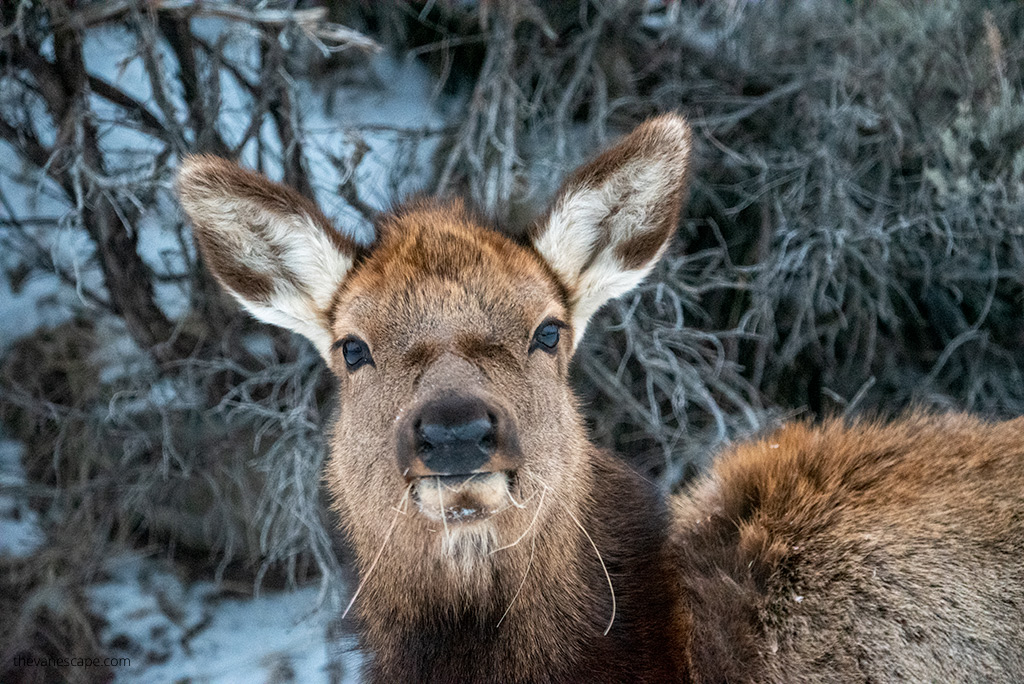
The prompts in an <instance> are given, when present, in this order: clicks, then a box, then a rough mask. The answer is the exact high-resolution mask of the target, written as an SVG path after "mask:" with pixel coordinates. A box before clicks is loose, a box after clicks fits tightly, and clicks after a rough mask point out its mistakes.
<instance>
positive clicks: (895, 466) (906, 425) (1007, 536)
mask: <svg viewBox="0 0 1024 684" xmlns="http://www.w3.org/2000/svg"><path fill="white" fill-rule="evenodd" d="M689 148H690V133H689V128H688V127H687V125H686V123H685V122H684V121H683V120H682V119H680V118H679V117H676V116H672V115H669V116H665V117H659V118H658V119H655V120H652V121H651V122H648V123H647V124H644V125H642V126H640V127H639V128H638V129H637V130H636V131H635V132H634V133H633V134H631V135H629V136H627V137H626V138H625V139H624V140H623V141H622V142H621V143H619V144H618V145H617V146H615V147H614V148H612V150H610V151H609V152H606V153H605V154H603V155H601V156H599V157H597V158H596V159H595V160H594V161H593V162H591V163H590V164H587V165H585V166H584V167H582V168H581V169H580V170H579V171H577V172H576V173H575V174H573V175H572V176H571V177H570V178H569V180H568V181H566V183H565V185H564V186H563V188H562V190H561V191H560V193H559V194H558V196H557V197H556V200H555V202H554V204H553V206H552V209H551V210H550V211H549V212H548V214H547V215H546V216H545V218H544V219H542V220H541V221H540V222H538V223H537V225H536V226H535V227H534V229H533V230H532V231H531V232H530V235H529V237H530V241H529V243H528V244H526V245H523V244H519V243H517V242H514V241H513V240H511V239H509V238H507V237H506V236H504V235H502V234H500V233H498V232H496V231H494V230H491V229H489V228H487V227H486V226H484V225H483V224H482V222H481V221H479V220H478V219H477V218H475V217H474V216H473V215H472V214H471V213H470V212H468V211H467V210H466V208H465V207H464V206H463V205H462V204H460V203H459V202H436V201H426V200H424V201H420V202H417V203H413V204H411V205H408V206H406V207H403V208H401V209H399V210H397V211H395V212H393V213H391V214H388V215H387V216H386V217H384V218H383V219H382V220H381V222H380V224H379V225H378V226H377V228H378V230H377V234H378V239H377V242H376V243H375V244H374V245H373V246H372V247H371V248H369V249H368V250H367V251H366V252H365V253H363V254H359V253H358V252H357V250H356V248H355V246H354V245H352V244H351V243H350V242H349V241H346V240H344V239H342V238H340V237H339V236H338V235H337V233H335V232H334V231H333V229H332V228H331V227H330V226H329V224H328V223H327V221H326V219H324V218H323V217H322V215H321V214H320V213H319V212H318V211H317V210H316V209H315V207H312V205H311V204H310V203H309V202H308V201H307V200H305V199H303V198H301V197H299V196H298V195H296V194H295V193H294V192H292V191H290V190H287V189H286V188H283V187H282V186H280V185H277V184H274V183H271V182H270V181H267V180H265V179H263V178H261V177H259V176H257V175H255V174H252V173H250V172H245V171H241V170H239V169H237V168H235V167H233V166H232V165H231V164H229V163H228V162H224V161H222V160H214V159H212V158H207V157H203V158H198V159H194V160H192V161H191V162H189V163H187V164H186V166H185V168H184V170H183V172H182V178H181V181H180V189H181V195H182V204H183V206H184V207H185V209H186V211H187V212H188V213H189V215H190V217H191V218H192V220H193V222H194V224H195V226H196V233H197V238H198V240H199V243H200V246H201V247H202V249H203V253H204V255H205V256H206V260H207V263H208V264H209V266H210V268H211V269H212V270H213V271H214V273H215V275H217V277H218V279H219V280H220V281H221V282H222V283H224V284H225V286H226V287H228V288H229V289H230V290H231V291H232V293H233V294H234V295H235V296H236V297H237V298H238V299H240V300H241V301H242V303H243V304H244V305H245V306H246V307H247V308H249V309H250V310H251V311H253V312H254V313H255V314H256V315H258V316H261V317H262V318H264V320H268V321H270V322H275V323H278V324H283V325H285V326H286V327H289V328H291V329H293V330H296V331H298V332H300V333H302V334H304V335H306V336H307V337H310V339H312V340H313V341H314V342H315V343H316V344H317V346H318V348H319V349H320V350H321V352H322V353H323V354H324V357H325V358H326V359H327V362H328V364H329V366H330V367H331V370H332V371H333V372H334V374H335V375H336V376H337V378H338V385H339V390H338V400H339V405H340V410H339V412H338V414H337V417H336V419H335V421H334V425H333V427H332V430H331V438H330V458H329V460H328V462H327V465H326V469H325V480H326V483H327V488H328V490H329V492H330V495H331V499H332V504H333V507H334V509H335V511H337V512H338V514H339V515H340V520H341V524H342V525H343V527H344V530H345V531H346V533H347V534H348V536H349V537H350V539H351V541H352V543H353V546H354V548H355V551H356V566H357V571H358V574H359V584H358V593H357V595H356V596H355V597H354V604H353V611H354V612H353V615H354V617H355V620H356V622H357V624H358V629H359V633H360V638H361V641H362V645H363V646H364V648H365V649H366V650H367V652H368V653H369V655H370V658H369V663H368V666H367V667H368V670H367V674H368V676H369V678H370V679H371V680H373V681H378V682H394V681H436V682H463V681H494V682H541V681H581V682H583V681H585V682H594V681H605V682H628V681H644V682H663V681H705V682H718V681H736V682H743V681H775V682H822V681H879V682H881V681H908V680H909V681H981V680H985V681H1007V682H1010V681H1024V656H1022V643H1024V576H1022V567H1024V563H1022V560H1021V558H1022V555H1024V419H1020V420H1017V421H1013V422H1008V423H1003V424H987V423H984V422H981V421H979V420H976V419H973V418H968V417H964V416H945V417H941V416H924V415H910V416H907V417H905V418H903V419H902V420H899V421H896V422H894V423H892V424H888V425H885V424H875V423H858V424H854V425H845V424H843V423H841V422H830V423H826V424H825V425H822V426H820V427H810V426H805V425H791V426H788V427H786V428H784V429H783V430H781V431H780V432H778V433H777V434H775V435H773V436H771V437H768V438H766V439H764V440H761V441H758V442H754V443H751V444H746V445H741V446H739V447H737V448H735V449H733V450H732V451H731V452H730V453H727V454H725V455H723V456H722V457H720V458H719V460H718V462H717V463H716V465H715V467H714V468H713V470H712V471H711V473H710V474H709V475H708V476H707V478H706V479H705V480H704V481H703V482H702V483H701V484H699V485H697V486H696V487H695V488H694V489H693V490H692V491H690V492H688V493H685V494H682V495H679V496H678V497H676V498H675V499H673V500H672V501H671V502H670V504H671V505H670V509H666V507H665V503H664V501H663V500H662V498H661V497H660V496H659V494H658V492H656V491H655V489H654V487H653V486H652V485H651V484H650V483H648V482H646V481H644V480H642V479H641V478H639V477H638V476H637V475H635V474H634V473H632V472H631V471H630V470H629V469H628V468H626V467H625V466H624V465H623V464H622V463H621V462H620V461H619V460H617V459H616V458H615V457H613V456H612V455H610V454H607V453H604V452H602V451H599V450H597V449H596V448H595V447H594V446H593V445H592V444H590V443H589V442H588V440H587V438H586V434H585V431H584V429H583V427H582V420H581V417H580V413H579V411H578V409H577V407H576V405H575V399H574V397H573V394H572V391H571V389H570V387H569V383H568V366H569V361H570V358H571V356H572V353H573V349H574V347H575V342H576V340H578V338H579V336H580V335H581V334H582V332H583V330H584V328H585V327H586V325H587V322H588V320H589V318H590V316H591V315H592V314H593V313H594V312H595V311H596V310H597V308H598V307H600V306H601V305H602V304H603V303H604V302H605V301H606V300H607V299H608V298H610V297H612V296H617V295H619V294H621V293H622V292H624V291H626V290H627V289H629V288H631V287H633V286H635V285H636V284H637V283H638V282H640V280H641V279H642V278H643V277H644V276H645V275H646V274H647V273H648V272H649V271H650V269H651V268H652V267H653V265H654V263H655V262H656V261H657V259H658V257H659V256H660V255H661V254H662V253H663V251H664V249H665V245H666V244H667V242H668V240H669V239H670V237H671V235H672V233H673V232H674V227H675V225H676V221H677V218H678V216H677V215H678V211H679V208H680V205H681V202H682V198H683V194H684V191H685V186H686V177H687V169H688V155H689ZM317 231H320V232H317ZM550 321H557V322H558V324H559V325H563V326H564V330H563V342H562V343H560V344H559V345H557V346H556V347H555V348H554V349H553V350H551V353H548V352H547V351H543V350H540V349H537V348H536V347H535V346H533V345H532V344H531V341H532V339H533V335H534V331H535V330H537V329H538V327H539V326H542V325H543V324H545V322H550ZM353 337H356V338H358V339H360V340H362V341H363V342H364V343H365V345H366V348H367V349H368V350H369V351H370V353H371V354H372V358H373V364H372V365H371V364H367V365H364V366H362V367H360V368H358V369H356V370H354V371H352V372H350V371H348V370H347V369H346V365H345V361H344V358H343V354H342V350H341V349H338V348H336V345H335V344H333V343H334V342H335V341H338V340H344V339H351V338H353ZM453 394H455V395H465V396H471V397H473V398H474V399H475V400H479V401H482V402H484V403H485V404H486V405H487V406H489V407H491V409H492V410H493V411H494V412H495V413H496V414H500V415H502V416H507V420H506V421H505V422H506V423H507V424H508V426H509V428H508V429H514V430H515V431H516V435H515V437H516V439H515V442H516V444H517V448H518V449H519V450H521V454H517V459H519V460H516V461H515V463H516V464H517V466H516V469H515V470H514V472H513V471H504V470H503V471H502V472H500V473H489V474H486V475H484V476H481V477H479V478H476V479H475V478H470V479H468V480H461V479H458V480H457V481H455V482H454V483H453V484H451V485H450V486H449V485H448V484H446V483H445V482H442V481H441V480H440V479H433V480H426V479H421V480H417V479H415V478H413V479H409V478H407V477H406V473H403V472H401V471H400V470H399V467H398V461H397V458H396V454H397V445H398V435H399V434H400V433H401V431H402V430H403V429H407V428H409V427H410V426H409V421H411V420H413V419H414V417H415V416H416V415H418V414H417V411H418V410H419V409H420V408H421V407H423V406H424V405H427V404H428V403H429V402H431V401H434V400H436V399H437V398H438V397H444V396H449V395H453ZM402 434H408V433H402ZM507 467H508V466H501V468H507ZM503 493H504V494H505V495H506V497H505V498H506V499H507V501H505V500H503V499H502V494H503ZM446 497H447V498H446ZM481 502H482V503H481ZM449 505H452V506H456V507H463V506H466V507H468V508H467V510H470V511H473V510H476V508H480V509H481V510H482V509H486V511H485V512H484V513H482V514H480V513H479V511H477V516H474V515H469V514H467V515H466V516H465V517H464V518H463V516H461V515H452V516H451V517H449V516H448V515H447V514H446V513H445V511H446V507H447V506H449ZM435 509H436V510H435ZM463 519H465V520H466V521H468V522H462V520H463Z"/></svg>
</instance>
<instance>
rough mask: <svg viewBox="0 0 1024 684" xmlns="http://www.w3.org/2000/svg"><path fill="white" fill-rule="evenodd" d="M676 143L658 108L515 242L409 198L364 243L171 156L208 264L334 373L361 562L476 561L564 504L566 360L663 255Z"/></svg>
mask: <svg viewBox="0 0 1024 684" xmlns="http://www.w3.org/2000/svg"><path fill="white" fill-rule="evenodd" d="M688 154H689V129H688V127H687V126H686V124H685V122H684V121H683V120H682V119H680V118H679V117H676V116H671V115H669V116H663V117H660V118H658V119H654V120H651V121H649V122H647V123H645V124H643V125H642V126H640V127H639V128H638V129H637V130H636V131H634V132H633V133H632V134H630V135H629V136H627V137H626V138H625V139H624V140H623V141H622V142H620V143H619V144H618V145H617V146H616V147H614V148H612V149H611V150H609V151H607V152H605V153H604V154H603V155H601V156H600V157H598V158H597V159H595V160H594V161H592V162H591V163H589V164H587V165H585V166H583V167H582V168H581V169H579V170H578V171H577V172H576V173H575V174H574V175H573V176H571V177H570V178H569V180H568V181H567V182H566V183H565V185H564V186H563V188H562V189H561V191H560V192H559V194H558V196H557V197H556V200H555V202H554V203H553V205H552V208H551V209H550V210H549V212H548V214H547V215H546V217H545V218H544V219H543V220H541V221H539V222H538V223H537V224H536V226H535V227H534V229H533V230H532V231H531V233H530V235H529V239H528V241H527V242H526V243H525V244H524V243H519V242H515V241H513V240H511V239H509V238H508V237H505V236H504V235H501V234H500V233H498V232H496V231H494V230H491V229H489V228H487V227H485V226H483V225H481V223H480V222H479V221H477V220H475V219H474V218H473V217H472V216H471V215H470V214H469V213H468V212H467V211H465V209H464V208H463V207H462V205H461V204H460V203H457V202H455V203H451V202H449V203H440V202H421V203H418V204H413V205H410V206H408V207H406V208H404V209H402V210H400V211H398V212H396V213H394V214H391V215H389V216H387V217H386V218H384V219H383V220H382V221H381V222H380V225H379V226H378V230H377V232H378V237H377V240H376V242H375V243H374V244H373V245H372V246H371V247H370V248H368V249H365V250H363V249H360V248H358V247H357V246H356V245H354V244H353V243H351V242H350V241H348V240H346V239H345V238H343V237H340V235H339V234H338V233H337V232H335V231H334V230H333V229H332V228H331V227H330V225H329V222H328V221H327V220H326V219H325V218H324V217H323V215H322V214H321V213H320V212H319V210H317V209H316V207H314V206H313V205H312V204H311V203H310V202H309V201H308V200H306V199H304V198H302V197H300V196H299V195H297V194H296V193H295V192H293V191H292V190H290V189H288V188H285V187H284V186H281V185H279V184H276V183H272V182H270V181H268V180H266V179H265V178H263V177H261V176H258V175H256V174H253V173H251V172H248V171H243V170H241V169H239V168H238V167H237V166H235V165H233V164H231V163H229V162H226V161H224V160H220V159H216V158H212V157H193V158H190V159H189V160H186V162H185V164H184V165H183V167H182V171H181V175H180V179H179V189H180V195H181V201H182V205H183V207H184V208H185V210H186V212H187V213H188V215H189V217H190V218H191V220H192V223H193V224H194V227H195V232H196V237H197V240H198V243H199V246H200V248H201V250H202V252H203V254H204V256H205V258H206V262H207V264H208V266H209V267H210V268H211V270H212V271H213V273H214V275H215V276H216V277H217V278H218V279H219V280H220V282H221V283H222V284H223V285H224V286H225V287H226V288H227V289H228V290H229V291H230V292H231V293H232V294H233V295H234V296H235V297H236V298H237V299H238V300H239V301H240V302H241V303H242V304H243V305H244V306H245V307H246V308H247V309H249V311H250V312H252V313H253V314H254V315H256V316H257V317H259V318H261V319H262V320H265V321H267V322H270V323H274V324H277V325H282V326H284V327H287V328H289V329H291V330H294V331H296V332H299V333H301V334H303V335H305V336H306V337H307V338H309V339H310V340H311V341H312V342H313V343H314V344H315V345H316V346H317V348H318V350H319V351H320V353H321V354H322V355H323V357H324V358H325V360H326V361H327V363H328V365H329V366H330V368H331V369H332V371H333V372H334V374H335V375H336V376H337V378H338V380H339V403H340V410H339V412H338V416H337V418H336V422H335V426H334V431H333V437H332V440H331V457H330V460H329V462H328V465H327V472H326V479H327V482H328V485H329V487H330V490H331V492H332V494H333V495H334V498H335V505H336V507H337V508H338V509H339V511H340V512H341V514H342V519H343V520H344V522H345V524H346V526H347V527H348V530H349V532H350V534H351V535H352V537H353V540H354V542H355V545H356V550H357V554H358V555H359V556H360V558H363V557H364V555H369V556H372V555H373V553H374V551H375V550H376V548H377V547H379V546H380V545H381V541H382V539H384V540H386V539H388V538H389V537H390V536H391V535H392V533H394V535H395V537H394V539H395V541H393V544H394V545H396V546H399V547H401V548H402V549H403V550H404V552H405V553H406V555H407V556H414V557H416V558H418V559H420V562H429V559H431V558H439V557H453V558H454V557H457V558H459V559H461V560H462V561H466V560H467V559H469V560H472V559H477V560H479V559H482V558H484V557H487V556H488V555H489V554H490V552H493V551H494V550H495V549H498V548H501V547H504V546H507V545H510V544H513V543H514V542H516V541H517V539H520V538H522V535H523V534H524V533H525V532H526V531H527V530H529V529H530V528H531V527H533V526H540V527H543V526H544V525H545V524H546V521H547V518H548V516H549V515H550V511H551V510H557V507H561V508H564V509H565V510H567V511H569V512H570V513H571V512H572V511H574V510H578V508H579V505H580V502H581V501H582V500H584V499H585V498H586V497H587V495H588V492H589V484H588V483H589V479H588V478H589V477H590V476H591V475H590V472H589V470H588V467H587V466H588V461H587V459H588V453H589V450H588V444H587V442H586V437H585V434H584V431H583V429H582V427H581V425H580V420H579V415H578V412H577V409H576V407H575V402H574V399H573V395H572V392H571V390H570V388H569V385H568V382H567V370H568V365H569V361H570V358H571V356H572V353H573V350H574V348H575V346H576V343H577V342H578V341H579V339H580V337H581V336H582V334H583V331H584V329H585V327H586V325H587V321H588V320H589V319H590V317H591V316H592V314H593V313H594V312H595V311H596V310H597V309H598V308H599V307H600V306H601V305H602V304H603V303H604V302H605V301H607V300H608V299H610V298H612V297H616V296H618V295H620V294H623V293H624V292H626V291H628V290H630V289H632V288H633V287H634V286H636V285H637V284H638V283H639V282H640V281H641V280H642V279H643V278H644V277H645V276H646V275H647V273H648V272H649V271H650V269H651V268H652V267H653V265H654V264H655V262H656V261H657V259H658V258H659V257H660V255H661V253H662V252H663V250H664V248H665V245H666V244H667V241H668V239H669V237H670V236H671V235H672V233H673V232H674V228H675V225H676V222H677V219H678V212H679V208H680V204H681V201H682V195H683V192H684V189H685V180H686V170H687V159H688ZM545 500H548V501H550V502H551V503H552V506H549V507H548V508H547V509H545V506H544V505H543V502H544V501H545ZM531 502H532V503H531ZM609 503H610V505H613V502H609ZM396 511H398V512H397V513H396ZM396 515H402V521H401V524H400V525H398V526H397V527H396V526H395V524H394V521H395V520H397V518H396V517H395V516H396Z"/></svg>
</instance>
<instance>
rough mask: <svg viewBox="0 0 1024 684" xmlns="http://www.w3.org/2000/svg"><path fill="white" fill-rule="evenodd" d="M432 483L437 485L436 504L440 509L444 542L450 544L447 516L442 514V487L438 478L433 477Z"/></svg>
mask: <svg viewBox="0 0 1024 684" xmlns="http://www.w3.org/2000/svg"><path fill="white" fill-rule="evenodd" d="M434 481H435V482H436V483H437V503H438V505H439V506H440V507H441V524H442V525H444V540H445V542H446V543H449V544H450V543H451V534H450V533H449V532H448V516H447V515H445V513H444V494H442V493H441V489H442V487H443V486H444V485H442V484H441V478H439V477H435V478H434Z"/></svg>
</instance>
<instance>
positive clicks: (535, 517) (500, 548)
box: [490, 485, 548, 555]
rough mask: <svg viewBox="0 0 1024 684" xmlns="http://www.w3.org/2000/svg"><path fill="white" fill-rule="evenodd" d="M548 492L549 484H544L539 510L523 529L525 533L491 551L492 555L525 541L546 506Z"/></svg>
mask: <svg viewBox="0 0 1024 684" xmlns="http://www.w3.org/2000/svg"><path fill="white" fill-rule="evenodd" d="M547 493H548V486H547V485H544V489H543V490H541V493H540V501H538V502H537V510H536V511H534V513H533V520H531V521H530V524H529V525H527V526H526V529H525V530H523V533H522V534H521V535H519V538H518V539H516V540H515V541H514V542H512V543H511V544H506V545H505V546H500V547H498V548H496V549H494V550H493V551H491V554H490V555H493V554H495V553H498V551H504V550H505V549H511V548H512V547H513V546H515V545H516V544H518V543H519V542H521V541H523V538H525V537H526V535H528V534H529V533H530V530H532V529H533V526H534V525H535V524H536V523H537V518H539V517H540V510H541V509H542V508H543V507H544V497H545V496H546V495H547Z"/></svg>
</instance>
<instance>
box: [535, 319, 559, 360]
mask: <svg viewBox="0 0 1024 684" xmlns="http://www.w3.org/2000/svg"><path fill="white" fill-rule="evenodd" d="M561 329H562V325H561V324H560V323H557V322H555V321H545V322H544V323H541V324H540V327H539V328H537V331H536V332H535V333H533V344H531V345H530V351H533V350H534V349H543V350H544V351H546V352H547V353H549V354H554V353H555V347H557V346H558V340H559V338H560V337H561V332H562V330H561Z"/></svg>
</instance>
